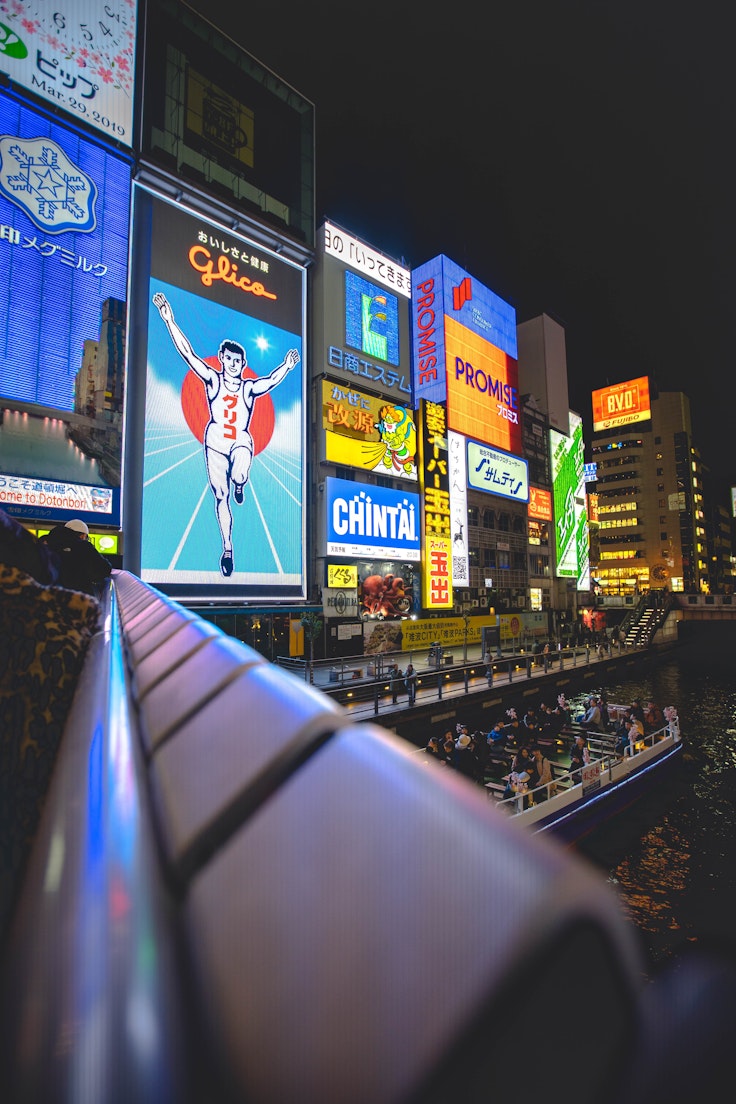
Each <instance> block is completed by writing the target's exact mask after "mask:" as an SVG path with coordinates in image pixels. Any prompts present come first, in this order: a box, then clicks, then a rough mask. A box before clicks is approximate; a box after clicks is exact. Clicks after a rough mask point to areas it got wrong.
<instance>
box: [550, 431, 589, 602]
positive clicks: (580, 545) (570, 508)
mask: <svg viewBox="0 0 736 1104" xmlns="http://www.w3.org/2000/svg"><path fill="white" fill-rule="evenodd" d="M549 436H550V452H551V457H552V497H553V502H554V512H555V557H556V562H557V575H558V576H560V577H561V578H570V579H575V580H576V582H577V589H578V590H589V589H590V545H589V539H588V520H587V515H586V509H585V480H584V478H583V471H584V461H583V421H582V418H581V417H580V415H579V414H574V413H573V411H570V436H569V437H566V436H565V435H564V434H562V433H558V432H557V430H556V429H551V430H550V435H549Z"/></svg>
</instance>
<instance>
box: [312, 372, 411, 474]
mask: <svg viewBox="0 0 736 1104" xmlns="http://www.w3.org/2000/svg"><path fill="white" fill-rule="evenodd" d="M322 426H323V428H324V430H325V459H326V460H329V461H330V462H331V463H334V464H341V465H345V466H347V467H352V468H361V469H362V470H363V471H375V472H378V473H379V474H381V475H391V476H393V477H394V478H395V479H411V480H414V482H416V480H417V463H416V451H417V429H416V425H415V422H414V413H413V411H411V410H409V409H407V407H405V406H401V405H400V404H398V403H387V402H385V400H383V399H379V398H376V397H375V396H372V395H367V394H365V392H363V391H356V390H354V389H353V388H351V387H346V386H345V385H344V384H342V383H331V382H330V381H329V380H323V381H322Z"/></svg>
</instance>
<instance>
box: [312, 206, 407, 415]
mask: <svg viewBox="0 0 736 1104" xmlns="http://www.w3.org/2000/svg"><path fill="white" fill-rule="evenodd" d="M319 245H320V255H319V260H318V264H317V266H316V269H315V271H314V281H313V290H314V295H313V297H312V303H313V308H314V348H315V353H314V363H313V366H312V367H313V371H314V372H315V373H318V374H322V373H325V374H327V375H328V376H330V377H332V378H336V379H338V380H339V381H340V382H341V383H342V384H343V386H344V387H345V388H346V389H349V388H360V389H362V388H366V387H367V388H371V389H372V390H373V391H375V392H377V393H378V394H380V395H381V397H382V399H383V400H384V401H385V400H386V399H390V400H392V401H393V402H395V403H397V405H399V406H403V407H406V408H407V409H411V406H412V404H411V372H410V368H409V296H410V294H411V276H410V273H409V271H408V269H406V268H403V267H402V266H401V265H399V264H398V263H397V262H396V261H392V260H390V259H389V258H388V257H384V256H383V255H382V254H381V253H378V252H377V251H376V250H375V249H372V248H371V247H370V246H368V245H365V244H364V243H363V242H361V241H359V240H358V239H357V238H354V237H352V235H350V234H348V233H347V232H346V231H344V230H340V229H338V228H337V227H336V226H333V225H332V224H331V223H329V222H326V223H324V224H323V226H321V227H320V232H319Z"/></svg>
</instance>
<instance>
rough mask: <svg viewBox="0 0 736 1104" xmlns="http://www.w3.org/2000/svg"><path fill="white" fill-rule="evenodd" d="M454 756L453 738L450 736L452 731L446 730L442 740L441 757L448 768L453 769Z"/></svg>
mask: <svg viewBox="0 0 736 1104" xmlns="http://www.w3.org/2000/svg"><path fill="white" fill-rule="evenodd" d="M454 755H455V737H454V736H453V734H452V730H451V729H449V728H448V730H447V732H446V733H445V735H444V737H443V740H442V756H443V758H444V760H445V762H446V763H447V765H448V767H454V765H455V763H454Z"/></svg>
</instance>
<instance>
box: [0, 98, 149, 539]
mask: <svg viewBox="0 0 736 1104" xmlns="http://www.w3.org/2000/svg"><path fill="white" fill-rule="evenodd" d="M130 175H131V163H130V162H129V161H128V160H127V159H126V158H124V157H122V156H120V155H117V154H113V153H111V152H109V151H107V150H105V149H104V148H103V147H102V146H100V145H99V144H98V143H97V142H96V141H94V140H92V139H89V138H86V137H83V136H82V135H81V134H80V133H78V132H77V131H76V130H69V129H68V128H67V127H65V126H62V125H60V124H59V123H58V122H54V121H52V120H51V119H47V118H46V117H45V116H44V115H43V114H41V113H40V112H39V111H37V110H35V109H34V108H31V107H29V106H28V105H26V104H24V103H23V102H22V101H20V100H17V99H15V98H14V97H13V96H11V95H9V94H8V93H5V92H1V91H0V259H1V262H2V268H3V276H4V288H5V291H4V295H3V298H2V305H1V306H0V351H1V352H0V397H1V401H2V405H3V406H4V407H5V410H6V414H5V415H4V416H3V418H2V422H1V424H0V470H1V471H2V472H3V473H4V475H5V476H6V477H10V476H13V477H22V478H23V480H24V486H23V488H22V490H23V492H24V493H23V495H22V497H18V498H12V500H10V501H9V502H8V504H7V506H6V508H8V509H10V508H11V507H12V509H13V512H17V513H20V514H26V515H33V516H36V517H43V518H47V519H48V520H49V521H51V520H54V521H60V520H68V518H69V517H71V516H74V515H75V514H78V515H81V516H83V517H84V520H86V521H88V522H90V521H92V523H94V521H95V515H99V516H98V520H99V522H100V523H103V524H109V525H117V524H118V523H119V486H120V462H121V451H122V443H121V433H122V421H123V384H124V361H125V334H126V313H127V306H126V298H127V259H128V226H129V211H130ZM29 480H31V481H34V482H33V485H28V481H29ZM18 489H19V488H18V487H16V490H18ZM32 495H33V496H35V497H31V496H32ZM4 504H5V503H4ZM88 514H89V515H90V516H89V517H88V516H86V515H88Z"/></svg>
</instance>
